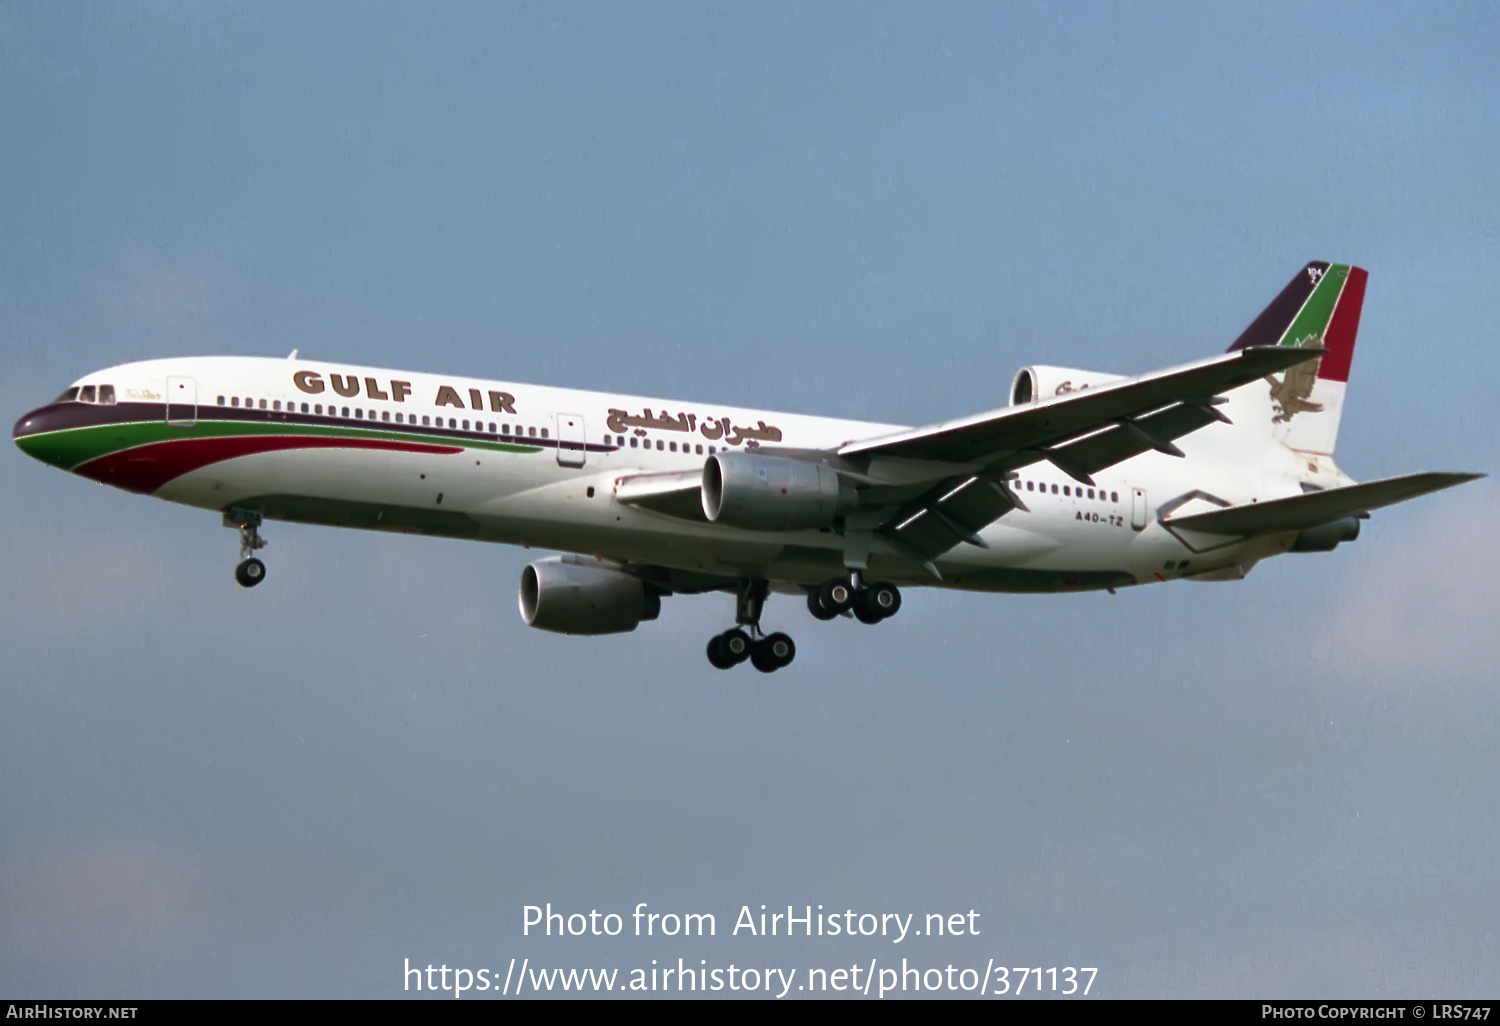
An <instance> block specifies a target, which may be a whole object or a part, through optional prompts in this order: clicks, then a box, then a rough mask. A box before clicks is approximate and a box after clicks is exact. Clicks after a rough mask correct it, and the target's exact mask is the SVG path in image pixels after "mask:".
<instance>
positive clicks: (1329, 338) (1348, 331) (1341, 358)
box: [1318, 267, 1370, 381]
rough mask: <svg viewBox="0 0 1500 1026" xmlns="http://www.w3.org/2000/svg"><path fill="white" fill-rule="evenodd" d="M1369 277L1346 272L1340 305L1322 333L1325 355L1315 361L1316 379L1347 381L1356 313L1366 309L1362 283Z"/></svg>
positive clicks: (1351, 270) (1358, 270) (1359, 271)
mask: <svg viewBox="0 0 1500 1026" xmlns="http://www.w3.org/2000/svg"><path fill="white" fill-rule="evenodd" d="M1369 277H1370V273H1369V272H1368V271H1366V270H1365V269H1364V268H1363V267H1351V268H1349V279H1348V280H1347V281H1345V282H1344V291H1343V292H1342V293H1340V294H1339V305H1338V306H1336V307H1334V309H1333V319H1332V320H1331V321H1329V323H1328V330H1327V331H1325V332H1323V344H1324V345H1325V346H1327V347H1328V352H1327V353H1325V354H1324V356H1323V359H1322V360H1320V361H1318V377H1320V378H1324V379H1326V380H1328V381H1348V380H1349V365H1350V364H1352V363H1353V362H1354V336H1355V335H1357V334H1359V311H1360V309H1361V308H1362V307H1363V306H1364V305H1365V282H1366V281H1367V280H1368V279H1369Z"/></svg>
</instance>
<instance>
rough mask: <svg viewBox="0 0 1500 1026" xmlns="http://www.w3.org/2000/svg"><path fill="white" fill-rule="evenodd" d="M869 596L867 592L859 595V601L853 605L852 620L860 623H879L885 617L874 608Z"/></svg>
mask: <svg viewBox="0 0 1500 1026" xmlns="http://www.w3.org/2000/svg"><path fill="white" fill-rule="evenodd" d="M869 596H870V593H869V592H868V591H862V592H860V593H859V599H858V600H857V601H856V602H855V603H854V618H855V619H856V620H858V621H859V622H860V623H879V622H880V621H881V620H883V619H885V617H883V616H881V615H880V610H879V609H877V608H875V605H874V603H873V602H871V601H870V597H869Z"/></svg>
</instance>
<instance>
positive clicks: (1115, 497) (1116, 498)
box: [1109, 492, 1120, 502]
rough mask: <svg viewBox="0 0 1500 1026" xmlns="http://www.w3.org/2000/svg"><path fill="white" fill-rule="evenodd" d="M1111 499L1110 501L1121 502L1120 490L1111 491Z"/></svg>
mask: <svg viewBox="0 0 1500 1026" xmlns="http://www.w3.org/2000/svg"><path fill="white" fill-rule="evenodd" d="M1109 501H1110V502H1119V501H1120V493H1119V492H1110V493H1109Z"/></svg>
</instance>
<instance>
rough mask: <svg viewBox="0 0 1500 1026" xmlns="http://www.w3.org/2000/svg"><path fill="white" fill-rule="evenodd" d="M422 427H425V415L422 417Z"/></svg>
mask: <svg viewBox="0 0 1500 1026" xmlns="http://www.w3.org/2000/svg"><path fill="white" fill-rule="evenodd" d="M422 426H423V427H426V426H427V417H426V416H425V415H424V416H423V417H422Z"/></svg>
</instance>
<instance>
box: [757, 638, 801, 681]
mask: <svg viewBox="0 0 1500 1026" xmlns="http://www.w3.org/2000/svg"><path fill="white" fill-rule="evenodd" d="M795 658H797V645H796V643H795V642H793V641H792V639H791V638H789V637H788V636H787V635H785V634H782V633H781V632H779V631H778V632H777V633H775V634H768V635H766V636H765V637H764V638H761V639H760V640H759V641H757V642H756V643H755V647H754V648H753V649H751V650H750V663H751V665H753V666H754V667H755V668H756V669H757V670H759V671H760V672H761V673H775V672H776V671H777V670H779V669H781V668H782V667H783V666H788V665H790V664H791V662H792V660H793V659H795Z"/></svg>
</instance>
